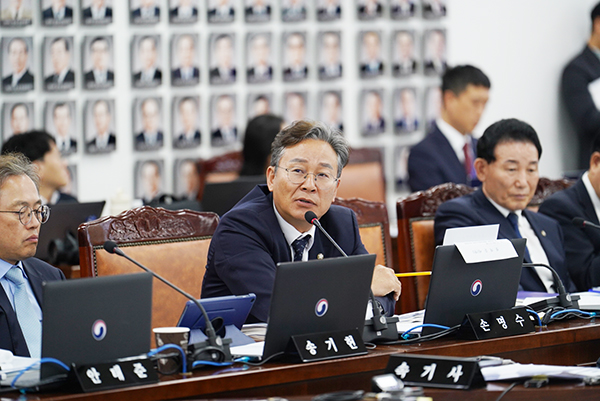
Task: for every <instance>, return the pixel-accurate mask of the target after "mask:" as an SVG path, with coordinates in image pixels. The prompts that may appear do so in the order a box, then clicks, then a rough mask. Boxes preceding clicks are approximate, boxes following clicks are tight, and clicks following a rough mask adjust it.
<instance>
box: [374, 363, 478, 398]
mask: <svg viewBox="0 0 600 401" xmlns="http://www.w3.org/2000/svg"><path fill="white" fill-rule="evenodd" d="M385 373H393V374H395V375H396V376H397V377H398V378H399V379H400V380H402V381H403V382H404V384H407V385H415V386H422V387H439V388H453V389H460V390H468V389H472V388H478V387H484V386H485V380H484V379H483V375H482V374H481V369H480V368H479V363H478V362H477V361H476V360H474V359H473V358H457V357H448V356H436V355H413V354H397V355H391V356H390V360H389V362H388V364H387V367H386V368H385Z"/></svg>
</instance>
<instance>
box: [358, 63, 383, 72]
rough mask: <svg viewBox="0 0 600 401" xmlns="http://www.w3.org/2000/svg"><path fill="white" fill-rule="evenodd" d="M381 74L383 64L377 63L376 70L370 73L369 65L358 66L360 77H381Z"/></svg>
mask: <svg viewBox="0 0 600 401" xmlns="http://www.w3.org/2000/svg"><path fill="white" fill-rule="evenodd" d="M381 73H383V63H382V62H381V61H378V65H377V70H376V71H372V70H370V69H369V64H361V65H360V75H361V76H364V75H381Z"/></svg>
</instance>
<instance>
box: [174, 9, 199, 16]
mask: <svg viewBox="0 0 600 401" xmlns="http://www.w3.org/2000/svg"><path fill="white" fill-rule="evenodd" d="M169 14H170V16H171V18H177V17H179V7H175V8H173V9H172V10H171V11H170V12H169ZM192 16H193V17H197V16H198V9H197V8H196V7H192Z"/></svg>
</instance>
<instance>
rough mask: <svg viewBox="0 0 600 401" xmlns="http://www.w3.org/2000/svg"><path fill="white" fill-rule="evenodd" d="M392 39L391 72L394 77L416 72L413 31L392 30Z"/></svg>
mask: <svg viewBox="0 0 600 401" xmlns="http://www.w3.org/2000/svg"><path fill="white" fill-rule="evenodd" d="M393 38H394V39H393V41H392V57H391V58H392V74H393V75H394V76H395V77H404V76H409V75H412V74H414V73H416V72H417V56H416V52H415V48H416V46H415V31H414V30H401V31H394V36H393Z"/></svg>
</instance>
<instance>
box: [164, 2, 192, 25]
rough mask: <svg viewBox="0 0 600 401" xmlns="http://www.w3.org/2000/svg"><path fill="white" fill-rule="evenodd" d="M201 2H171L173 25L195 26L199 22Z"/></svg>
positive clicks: (170, 16) (170, 14) (170, 20)
mask: <svg viewBox="0 0 600 401" xmlns="http://www.w3.org/2000/svg"><path fill="white" fill-rule="evenodd" d="M198 2H199V0H169V22H170V23H171V24H181V25H183V24H194V23H196V22H198Z"/></svg>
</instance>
